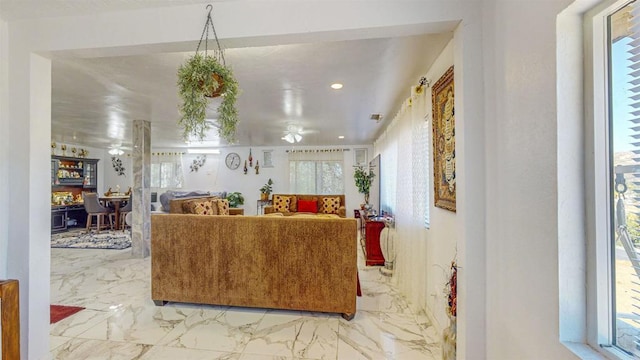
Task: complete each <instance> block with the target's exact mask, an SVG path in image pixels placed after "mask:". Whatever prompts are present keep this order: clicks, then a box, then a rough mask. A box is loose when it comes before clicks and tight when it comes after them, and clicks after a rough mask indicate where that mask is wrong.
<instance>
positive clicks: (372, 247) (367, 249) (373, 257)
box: [355, 210, 385, 266]
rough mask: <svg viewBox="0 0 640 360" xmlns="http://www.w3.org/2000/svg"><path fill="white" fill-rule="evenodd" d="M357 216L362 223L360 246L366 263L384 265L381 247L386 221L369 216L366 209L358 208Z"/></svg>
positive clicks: (368, 264)
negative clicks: (365, 211)
mask: <svg viewBox="0 0 640 360" xmlns="http://www.w3.org/2000/svg"><path fill="white" fill-rule="evenodd" d="M355 216H356V218H359V223H360V246H362V250H363V251H364V256H365V264H366V265H367V266H371V265H384V256H382V250H381V249H380V232H381V231H382V229H384V227H385V224H384V221H378V220H376V218H369V217H367V216H366V215H365V214H364V211H359V210H356V213H355Z"/></svg>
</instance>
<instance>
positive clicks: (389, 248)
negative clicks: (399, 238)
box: [380, 220, 396, 276]
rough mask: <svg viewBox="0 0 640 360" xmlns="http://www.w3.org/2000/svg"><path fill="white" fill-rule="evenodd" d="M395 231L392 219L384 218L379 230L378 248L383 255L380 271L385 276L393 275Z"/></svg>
mask: <svg viewBox="0 0 640 360" xmlns="http://www.w3.org/2000/svg"><path fill="white" fill-rule="evenodd" d="M395 232H396V230H395V224H394V222H393V220H388V221H387V220H385V222H384V229H382V231H381V232H380V250H381V251H382V257H384V267H381V268H380V273H381V274H382V275H385V276H392V275H393V268H394V264H395V261H396V238H395Z"/></svg>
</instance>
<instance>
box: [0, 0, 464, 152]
mask: <svg viewBox="0 0 640 360" xmlns="http://www.w3.org/2000/svg"><path fill="white" fill-rule="evenodd" d="M189 2H190V3H196V2H201V1H189ZM184 3H185V2H181V4H180V5H184ZM61 4H63V5H64V6H60V5H61ZM174 4H176V1H170V0H167V1H146V0H145V1H143V0H129V1H106V0H104V1H65V2H60V1H51V0H49V1H45V0H40V1H24V0H20V1H14V0H0V14H2V17H3V18H4V19H8V20H14V19H21V18H28V17H37V16H38V14H40V15H41V16H42V14H47V16H63V15H84V14H87V13H95V12H96V11H114V10H127V9H135V8H140V7H152V6H167V5H174ZM45 10H46V11H45ZM451 37H452V35H451V33H445V34H431V35H427V34H425V35H417V36H406V37H396V38H381V39H367V40H354V41H339V42H324V43H312V44H294V45H279V46H266V47H244V48H233V49H227V50H226V62H227V64H228V65H230V66H231V67H232V68H233V70H234V73H235V75H236V78H237V80H238V83H239V86H240V89H241V95H240V97H239V99H238V103H237V107H238V112H239V118H240V122H239V126H238V132H237V139H238V141H237V142H236V144H235V145H241V146H248V145H251V146H277V145H286V144H287V143H286V142H285V141H284V140H282V139H281V138H282V137H283V136H284V135H285V132H286V130H287V128H288V127H295V128H299V129H302V134H303V140H302V142H301V143H299V144H300V145H340V144H371V143H372V142H373V140H375V138H376V136H377V134H378V133H379V131H380V130H381V128H382V127H383V126H384V124H385V123H386V122H388V121H390V120H391V119H392V118H393V116H394V114H395V112H397V111H398V109H399V107H400V105H401V103H402V101H403V100H404V99H406V98H407V97H408V96H409V95H410V86H411V85H415V84H417V82H418V79H419V78H420V76H422V75H423V74H425V73H426V72H427V70H428V69H429V67H430V65H431V64H432V62H433V61H434V60H435V58H436V56H437V55H438V54H439V53H440V52H441V51H442V49H443V48H444V46H445V45H446V43H447V42H448V41H449V40H450V39H451ZM194 50H195V49H194ZM192 54H193V52H191V53H164V54H148V55H136V56H126V57H107V58H69V57H68V54H66V55H65V56H63V57H54V58H53V60H52V128H51V131H52V140H54V141H57V142H67V143H74V144H78V145H84V146H91V147H97V148H109V147H113V146H122V147H124V148H125V149H130V148H131V128H132V126H131V123H132V120H134V119H143V120H149V121H150V122H151V129H152V133H151V135H152V146H153V147H154V148H176V147H186V146H187V144H185V142H184V141H183V140H182V132H181V130H180V129H179V128H178V127H177V120H178V118H179V113H178V101H179V100H178V96H177V88H176V72H177V69H178V67H179V66H180V64H181V63H182V62H183V61H184V59H186V58H187V57H188V56H190V55H192ZM431 80H432V81H433V80H434V79H431ZM334 82H340V83H343V84H344V88H343V89H342V90H337V91H336V90H332V89H331V88H330V85H331V84H332V83H334ZM211 108H212V111H211V114H212V118H214V117H215V108H216V104H213V105H212V106H211ZM372 113H380V114H382V115H383V117H384V118H383V121H381V122H379V123H378V122H376V121H373V120H370V119H369V117H370V115H371V114H372ZM215 132H216V131H215V130H213V131H212V132H211V134H210V135H209V136H208V140H209V141H208V142H205V143H203V144H196V145H199V146H226V145H227V144H226V143H224V142H220V141H219V140H218V139H217V136H216V134H215ZM340 135H343V136H345V138H344V139H338V136H340ZM191 146H194V144H192V145H191Z"/></svg>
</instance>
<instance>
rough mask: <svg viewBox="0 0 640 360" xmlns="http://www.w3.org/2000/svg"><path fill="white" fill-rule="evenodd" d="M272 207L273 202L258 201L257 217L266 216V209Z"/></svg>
mask: <svg viewBox="0 0 640 360" xmlns="http://www.w3.org/2000/svg"><path fill="white" fill-rule="evenodd" d="M269 205H271V200H258V202H257V205H256V215H264V207H265V206H269Z"/></svg>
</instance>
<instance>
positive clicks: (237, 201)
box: [227, 191, 244, 208]
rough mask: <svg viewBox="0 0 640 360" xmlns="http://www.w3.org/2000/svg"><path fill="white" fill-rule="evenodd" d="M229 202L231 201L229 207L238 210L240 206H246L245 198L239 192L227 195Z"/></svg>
mask: <svg viewBox="0 0 640 360" xmlns="http://www.w3.org/2000/svg"><path fill="white" fill-rule="evenodd" d="M227 200H229V206H230V207H232V208H237V207H238V205H243V204H244V196H242V194H241V193H239V192H237V191H236V192H232V193H229V194H227Z"/></svg>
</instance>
